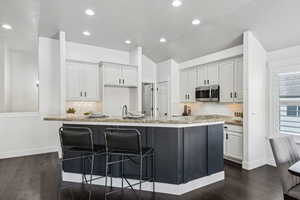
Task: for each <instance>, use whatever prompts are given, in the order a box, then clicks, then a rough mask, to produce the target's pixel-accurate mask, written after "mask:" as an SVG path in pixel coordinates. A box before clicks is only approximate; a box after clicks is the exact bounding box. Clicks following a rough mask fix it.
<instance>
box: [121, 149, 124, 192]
mask: <svg viewBox="0 0 300 200" xmlns="http://www.w3.org/2000/svg"><path fill="white" fill-rule="evenodd" d="M121 165H122V166H121V167H122V173H121V176H122V189H123V188H124V155H123V154H122V162H121Z"/></svg>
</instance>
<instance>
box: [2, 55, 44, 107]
mask: <svg viewBox="0 0 300 200" xmlns="http://www.w3.org/2000/svg"><path fill="white" fill-rule="evenodd" d="M8 53H9V54H8V55H9V73H8V77H7V78H8V79H7V82H6V84H8V85H9V91H8V93H6V94H5V95H7V97H8V103H7V105H6V111H7V112H37V111H38V88H37V86H36V81H37V80H38V66H37V54H32V52H26V51H19V50H13V49H10V50H9V51H8ZM20 99H22V101H20Z"/></svg>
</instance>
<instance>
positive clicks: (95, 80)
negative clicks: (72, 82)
mask: <svg viewBox="0 0 300 200" xmlns="http://www.w3.org/2000/svg"><path fill="white" fill-rule="evenodd" d="M81 73H82V75H81V78H82V80H81V83H82V91H83V96H84V99H85V100H91V101H93V100H100V99H99V67H98V66H96V65H86V64H85V65H83V66H82V69H81Z"/></svg>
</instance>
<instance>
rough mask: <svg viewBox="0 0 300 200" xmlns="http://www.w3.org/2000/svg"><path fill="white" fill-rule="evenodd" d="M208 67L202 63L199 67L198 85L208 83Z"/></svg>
mask: <svg viewBox="0 0 300 200" xmlns="http://www.w3.org/2000/svg"><path fill="white" fill-rule="evenodd" d="M206 80H207V68H206V66H204V65H202V66H199V67H198V68H197V84H196V87H200V86H204V85H207V83H206Z"/></svg>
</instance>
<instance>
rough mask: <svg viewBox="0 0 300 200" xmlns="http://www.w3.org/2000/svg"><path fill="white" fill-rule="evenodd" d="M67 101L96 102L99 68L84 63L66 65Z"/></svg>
mask: <svg viewBox="0 0 300 200" xmlns="http://www.w3.org/2000/svg"><path fill="white" fill-rule="evenodd" d="M66 79H67V80H66V86H67V100H70V101H98V100H100V98H99V67H98V66H97V65H94V64H86V63H75V62H74V63H73V62H72V63H71V62H70V63H67V64H66Z"/></svg>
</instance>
